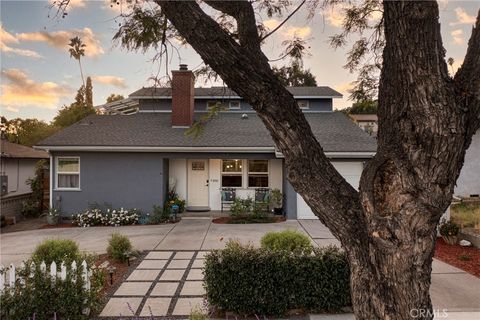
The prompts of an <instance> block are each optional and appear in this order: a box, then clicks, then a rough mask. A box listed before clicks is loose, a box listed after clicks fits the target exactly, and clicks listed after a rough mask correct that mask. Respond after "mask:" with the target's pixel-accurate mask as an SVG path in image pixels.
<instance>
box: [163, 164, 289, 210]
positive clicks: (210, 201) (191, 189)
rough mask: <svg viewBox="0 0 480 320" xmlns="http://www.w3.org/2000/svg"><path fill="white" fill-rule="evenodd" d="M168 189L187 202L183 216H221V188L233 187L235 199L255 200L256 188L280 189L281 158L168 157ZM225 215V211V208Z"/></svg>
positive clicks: (281, 183) (281, 174)
mask: <svg viewBox="0 0 480 320" xmlns="http://www.w3.org/2000/svg"><path fill="white" fill-rule="evenodd" d="M168 167H169V168H168V177H169V179H168V180H169V189H170V190H175V192H176V193H177V194H178V196H179V197H180V198H182V199H185V201H186V206H185V207H186V208H187V210H186V211H187V212H186V213H184V214H182V216H184V217H188V216H193V217H210V218H213V217H219V216H222V212H221V211H222V195H221V192H222V189H223V188H231V189H233V190H235V196H236V197H237V198H241V199H246V198H248V197H250V198H252V199H255V191H256V190H258V189H260V188H261V189H270V190H273V189H279V190H280V191H281V192H283V184H284V183H285V181H284V179H283V160H282V159H276V158H273V159H272V156H271V155H268V156H265V157H262V156H261V155H255V154H254V155H249V156H246V155H243V157H242V158H240V157H238V158H233V157H232V155H224V157H222V158H220V157H219V158H204V159H201V158H190V159H189V158H182V159H169V165H168ZM223 213H224V214H228V208H227V209H226V210H225V208H224V212H223Z"/></svg>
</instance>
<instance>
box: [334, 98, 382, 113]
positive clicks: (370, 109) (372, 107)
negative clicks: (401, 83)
mask: <svg viewBox="0 0 480 320" xmlns="http://www.w3.org/2000/svg"><path fill="white" fill-rule="evenodd" d="M377 109H378V101H377V100H363V101H357V102H354V103H353V104H352V106H351V107H349V108H345V109H342V110H340V111H341V112H343V113H345V114H377Z"/></svg>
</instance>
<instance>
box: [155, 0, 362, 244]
mask: <svg viewBox="0 0 480 320" xmlns="http://www.w3.org/2000/svg"><path fill="white" fill-rule="evenodd" d="M156 2H157V3H158V4H159V5H160V6H161V8H162V10H163V12H164V13H165V15H166V17H167V18H168V19H169V20H170V22H171V23H172V24H173V25H174V26H175V28H176V29H177V30H178V31H179V32H180V33H181V34H182V36H183V37H185V39H186V40H187V42H188V43H189V44H190V45H191V46H192V47H193V48H194V49H195V50H196V51H197V53H198V54H199V55H200V56H201V57H202V59H203V60H204V61H205V63H206V64H208V65H210V67H211V68H212V69H213V70H215V71H216V72H217V73H218V74H219V75H220V76H221V77H222V79H223V80H224V81H225V83H226V84H227V85H228V86H229V87H230V88H231V89H232V90H234V91H235V92H237V93H238V94H239V95H240V96H242V97H244V99H245V100H246V101H247V102H248V103H250V104H251V105H252V106H253V108H254V109H255V111H257V114H258V115H259V117H260V118H261V120H262V121H263V123H264V124H265V126H266V128H267V129H268V131H269V132H270V134H271V136H272V138H273V140H274V142H275V144H276V145H277V147H278V148H279V150H280V151H281V152H282V153H283V154H284V156H285V163H286V166H287V171H288V179H289V181H290V182H291V183H292V186H293V187H294V189H295V190H296V191H297V192H299V193H300V194H301V195H302V196H303V198H304V199H305V201H306V202H307V203H308V204H309V205H310V207H311V208H312V209H313V211H314V212H315V214H317V216H318V217H319V218H320V220H321V221H322V222H323V223H324V224H325V225H326V226H327V227H328V228H329V229H330V230H331V231H332V233H333V234H334V235H335V236H336V237H337V238H338V239H339V240H340V241H341V242H342V243H344V244H349V245H354V246H356V245H358V244H359V243H360V242H365V241H366V240H365V239H366V233H365V232H366V231H365V230H366V228H365V224H364V220H363V215H362V207H361V204H360V201H359V196H358V192H356V191H355V189H354V188H353V187H352V186H350V184H348V183H347V182H346V181H345V179H344V178H343V177H342V176H341V175H340V174H339V173H338V172H337V171H336V170H335V168H334V167H333V165H332V164H331V163H330V161H329V160H328V159H327V157H326V156H325V154H324V153H323V150H322V148H321V146H320V144H319V143H318V141H317V140H316V138H315V136H314V135H313V132H312V130H311V128H310V125H309V124H308V122H307V120H306V118H305V116H304V114H303V113H302V111H301V110H300V109H299V108H298V105H297V103H296V101H295V99H294V98H293V96H292V95H291V94H290V93H289V92H288V90H286V88H285V87H284V86H283V85H282V84H281V82H280V80H279V79H278V78H277V77H276V76H275V74H274V73H273V71H272V70H271V68H270V65H269V64H268V60H267V58H266V57H265V55H264V54H263V53H262V52H261V51H252V50H247V49H245V48H243V47H242V46H240V45H239V44H238V43H237V42H235V41H234V40H233V39H232V37H230V36H229V35H228V33H227V32H225V30H223V29H222V28H221V27H220V26H219V25H218V24H217V23H216V22H215V21H214V20H213V19H212V18H211V17H210V16H208V15H207V14H206V13H205V12H203V10H202V9H201V8H200V6H199V5H198V4H197V3H196V2H195V1H166V0H157V1H156ZM252 25H254V23H252ZM312 186H315V188H312ZM352 234H355V235H357V237H356V238H355V237H352V236H351V235H352ZM352 238H354V239H352Z"/></svg>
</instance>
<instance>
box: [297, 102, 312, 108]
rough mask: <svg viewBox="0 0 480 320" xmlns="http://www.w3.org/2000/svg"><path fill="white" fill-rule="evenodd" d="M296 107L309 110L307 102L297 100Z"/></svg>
mask: <svg viewBox="0 0 480 320" xmlns="http://www.w3.org/2000/svg"><path fill="white" fill-rule="evenodd" d="M297 104H298V107H299V108H300V109H302V110H305V109H310V104H309V101H308V100H297Z"/></svg>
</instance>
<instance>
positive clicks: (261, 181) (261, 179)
mask: <svg viewBox="0 0 480 320" xmlns="http://www.w3.org/2000/svg"><path fill="white" fill-rule="evenodd" d="M248 186H249V187H262V188H267V187H268V175H266V174H252V175H249V176H248Z"/></svg>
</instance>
